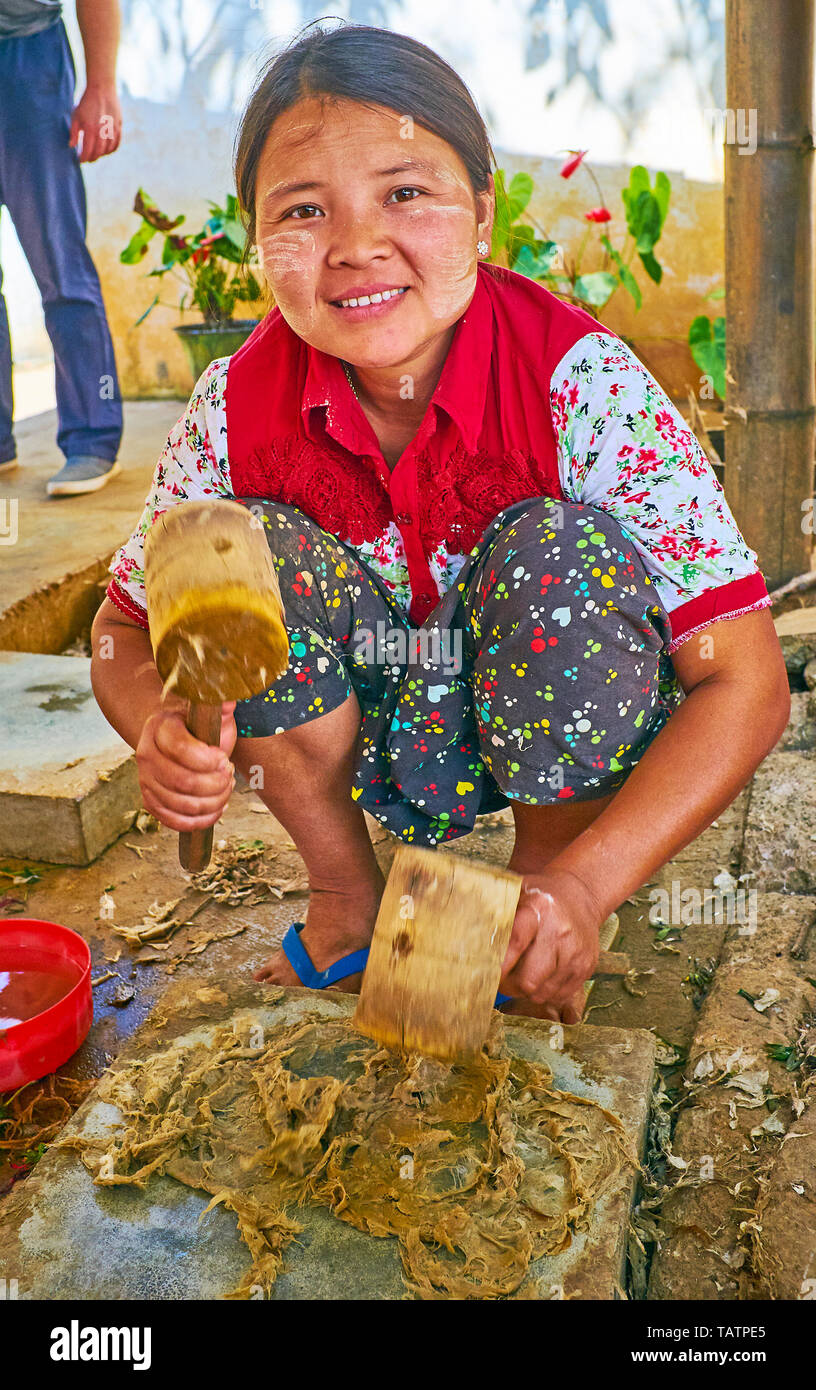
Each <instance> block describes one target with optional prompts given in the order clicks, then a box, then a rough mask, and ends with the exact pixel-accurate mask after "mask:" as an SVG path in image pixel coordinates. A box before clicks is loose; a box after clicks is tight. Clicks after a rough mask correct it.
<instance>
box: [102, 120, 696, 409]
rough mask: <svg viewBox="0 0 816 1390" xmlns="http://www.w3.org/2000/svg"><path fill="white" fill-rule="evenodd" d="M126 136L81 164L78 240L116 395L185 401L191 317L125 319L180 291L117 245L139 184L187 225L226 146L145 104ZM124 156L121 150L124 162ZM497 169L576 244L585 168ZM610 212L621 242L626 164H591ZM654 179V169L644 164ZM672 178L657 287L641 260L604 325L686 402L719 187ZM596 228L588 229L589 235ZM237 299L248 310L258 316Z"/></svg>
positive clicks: (214, 133)
mask: <svg viewBox="0 0 816 1390" xmlns="http://www.w3.org/2000/svg"><path fill="white" fill-rule="evenodd" d="M128 107H129V109H128V128H127V141H126V143H123V147H122V148H121V149H120V150H119V151H118V152H117V154H116V155H115V156H113V157H112V158H110V159H106V160H100V161H99V162H98V163H97V165H96V166H94V167H92V168H88V167H87V166H86V184H87V187H88V201H89V228H88V240H89V245H90V248H91V252H92V255H93V257H94V260H95V262H96V265H97V268H98V271H99V275H100V279H101V281H102V289H103V294H104V297H105V304H106V307H107V311H108V318H109V321H110V325H111V331H112V333H113V337H114V343H115V347H116V356H117V362H118V366H119V373H120V380H121V386H122V392H123V395H124V396H126V397H129V398H134V397H135V398H138V397H146V396H176V397H179V398H180V399H186V398H187V397H188V395H189V393H190V390H191V388H192V385H193V380H192V376H191V373H190V370H189V367H188V365H187V361H186V358H185V356H184V352H183V349H182V346H181V344H180V342H179V340H178V338H177V336H176V334H174V333H173V331H172V329H173V326H174V325H175V324H178V323H181V322H195V321H197V319H198V315H197V314H195V313H194V314H192V315H190V314H188V315H186V316H185V318H184V319H182V318H181V317H180V316H179V314H178V312H177V311H176V310H174V309H173V308H164V307H162V306H157V308H155V309H154V310H153V312H152V313H151V315H150V316H149V318H148V319H147V320H146V322H145V323H143V324H141V325H140V327H138V328H135V327H134V326H133V325H134V322H135V320H136V319H137V318H138V317H139V315H140V314H141V313H142V312H143V311H144V309H145V308H146V307H147V305H148V304H149V302H150V300H151V298H152V297H153V294H154V293H155V289H156V287H157V285H158V284H160V283H161V284H162V299H163V300H166V301H168V302H171V303H177V301H178V293H179V287H178V285H177V284H176V282H175V281H171V279H170V277H166V278H165V280H164V281H163V282H158V281H156V280H150V279H147V278H146V275H145V272H146V271H147V270H148V269H149V268H150V267H151V266H152V265H154V264H157V263H158V260H159V254H160V244H161V241H160V238H159V237H157V238H156V239H155V240H154V242H153V243H152V245H151V247H150V249H149V252H148V259H147V260H146V261H145V262H143V264H142V266H140V267H134V266H125V265H122V264H121V262H120V261H119V259H118V257H119V252H120V250H121V249H122V247H123V246H124V245H125V244H126V243H127V241H128V240H129V238H130V236H131V235H132V234H133V232H134V231H135V230H136V227H137V226H138V219H137V217H136V215H135V214H133V213H132V212H131V211H130V209H131V208H132V204H133V198H134V196H135V193H136V190H137V188H138V187H139V186H140V185H141V186H143V187H145V189H146V190H147V192H148V193H149V194H150V196H151V197H153V198H154V199H155V200H156V201H157V202H158V203H159V205H160V206H161V207H162V208H163V209H164V210H165V211H166V212H168V213H170V214H172V215H176V214H178V213H179V212H184V213H185V214H186V216H187V221H186V223H185V225H184V227H182V228H181V230H182V231H184V230H186V228H187V227H188V226H189V227H190V228H191V229H195V228H196V227H197V226H199V225H200V223H201V221H202V220H203V218H204V217H205V216H206V213H207V198H208V197H212V198H215V199H221V198H222V197H223V195H224V194H225V193H226V192H227V190H228V187H231V184H230V181H229V174H228V171H229V167H230V163H229V153H230V151H229V142H228V138H227V132H226V131H225V129H224V126H223V124H222V123H221V122H220V121H219V118H218V116H217V114H213V113H209V114H207V113H204V114H202V113H200V112H199V113H198V118H197V123H196V129H195V132H194V136H193V138H192V139H191V132H190V131H189V130H187V131H184V132H183V135H184V137H185V138H183V139H182V138H181V137H182V132H181V131H178V130H175V129H174V127H173V126H172V125H171V124H169V123H168V122H167V119H166V112H164V111H162V110H161V109H160V108H152V107H151V104H150V103H143V102H134V101H131V102H130V103H128ZM129 152H132V153H131V156H130V157H129ZM496 153H497V159H498V161H499V165H500V167H502V168H503V169H504V170H505V171H506V174H507V177H508V180H509V178H510V177H511V176H512V174H513V173H515V172H516V171H517V170H520V169H524V170H526V171H527V172H528V173H530V174H531V175H532V177H533V179H534V182H535V185H536V191H535V193H534V196H533V200H532V202H531V204H530V208H529V212H530V213H531V214H532V216H533V217H534V218H535V219H536V221H537V222H538V223H539V224H540V227H541V228H542V229H543V230H544V231H546V232H547V233H548V234H549V235H550V236H552V237H553V238H554V239H555V240H556V241H559V242H561V244H562V245H564V246H565V247H566V248H567V250H568V252H574V251H575V250H576V249H577V246H578V243H579V241H580V238H581V235H582V234H583V230H584V227H585V226H586V223H585V222H584V218H583V215H584V212H585V211H586V210H587V209H588V208H591V207H594V206H596V205H597V203H598V195H597V191H596V190H595V187H594V185H593V183H592V181H591V180H590V178H589V177H588V175H587V173H586V172H585V171H584V170H583V169H579V170H578V171H577V172H576V173H575V174H574V175H573V177H572V178H571V179H569V180H565V179H562V178H561V177H560V176H559V169H560V166H561V161H560V160H555V159H550V158H541V159H538V158H531V157H524V156H516V155H513V154H512V153H510V152H509V151H503V150H497V152H496ZM593 169H594V172H595V174H596V177H597V178H598V180H599V182H600V185H601V189H602V192H603V195H604V201H605V202H606V204H607V206H608V207H609V208H610V210H611V211H612V213H613V217H614V220H613V222H612V223H611V224H609V232H610V236H611V239H612V242H613V244H614V245H616V246H620V245H621V242H622V239H623V233H624V232H625V219H624V215H623V203H622V200H621V194H620V190H621V188H622V187H624V186H625V185H626V183H627V182H628V178H629V166H623V165H618V166H615V165H597V166H595V165H593ZM650 172H651V173H652V177H653V176H654V170H652V171H650ZM667 172H668V173H669V177H670V178H671V181H672V193H671V202H670V207H669V215H668V218H667V220H666V225H665V229H664V233H663V237H662V239H661V241H660V242H659V244H658V247H657V255H658V259H659V260H660V262H661V264H662V266H663V271H664V275H663V283H662V284H661V285H660V286H657V285H654V284H653V283H652V281H650V280H649V278H648V276H647V275H646V273H645V271H643V270H642V268H640V269H638V266H639V262H638V263H637V264H636V265H634V267H633V268H634V269H635V273H636V276H637V279H638V282H639V283H640V286H641V289H642V291H643V307H642V308H641V309H640V310H639V311H638V310H636V309H635V307H634V304H633V303H632V301H631V299H630V298H629V296H628V295H627V294H626V293H625V292H624V291H620V290H619V291H618V292H617V293H616V295H615V296H614V298H613V300H612V301H611V303H610V305H609V306H608V308H607V309H605V310H604V311H603V322H605V323H607V324H608V326H609V327H610V328H612V329H613V330H614V331H615V332H617V333H621V334H623V335H625V336H626V337H627V338H629V339H631V340H632V341H633V343H634V349H635V351H636V353H637V355H638V356H639V357H640V359H641V360H642V361H643V362H644V363H645V365H646V366H647V367H648V368H649V370H650V371H652V372H653V373H654V374H655V375H656V376H657V377H658V379H659V380H660V381H661V382H662V384H663V385H664V386H665V387H666V389H667V390H668V391H669V392H670V394H671V395H672V396H674V397H675V398H676V399H681V398H684V397H685V395H686V393H687V391H688V389H689V387H690V386H692V385H693V386H694V387H695V388H697V389H698V388H699V384H700V373H699V369H698V368H697V367H696V366H695V364H694V361H693V359H692V357H691V354H690V353H689V350H688V345H687V336H688V328H689V324H690V323H691V320H692V319H693V318H694V317H695V315H697V314H700V313H708V314H709V315H711V316H712V317H713V316H714V315H715V314H717V313H720V312H722V305H721V304H719V303H715V302H712V301H707V300H706V299H705V296H706V294H707V293H708V292H709V291H710V290H712V289H714V288H715V287H716V286H717V285H719V284H721V283H722V279H723V206H722V204H723V196H722V185H721V184H706V183H699V182H693V181H691V180H687V179H685V178H683V177H682V176H681V175H679V174H676V173H672V171H670V170H668V171H667ZM594 235H595V230H594V229H593V236H594ZM600 264H601V260H600V257H599V256H598V255H595V256H592V255H591V254H590V252H589V250H588V251H587V254H586V255H585V257H584V260H583V262H582V267H581V268H582V270H585V271H589V270H595V269H598V268H599V267H600ZM261 312H262V306H261V305H258V306H257V307H256V308H255V309H254V310H253V308H252V307H251V306H242V308H241V313H242V314H245V315H246V317H248V318H252V317H258V316H259V314H260V313H261Z"/></svg>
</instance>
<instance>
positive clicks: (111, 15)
mask: <svg viewBox="0 0 816 1390" xmlns="http://www.w3.org/2000/svg"><path fill="white" fill-rule="evenodd" d="M76 8H77V24H78V25H79V32H80V34H81V35H82V46H83V48H84V50H85V85H86V86H87V87H91V88H99V89H100V90H105V91H107V90H112V89H114V88H115V87H116V51H117V49H118V47H119V3H118V0H77V7H76Z"/></svg>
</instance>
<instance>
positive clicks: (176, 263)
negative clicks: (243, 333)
mask: <svg viewBox="0 0 816 1390" xmlns="http://www.w3.org/2000/svg"><path fill="white" fill-rule="evenodd" d="M209 209H210V216H209V217H208V219H207V221H206V222H205V224H204V226H203V227H202V228H201V230H200V231H198V232H196V233H195V234H193V235H187V236H181V235H179V234H178V233H177V232H176V228H177V227H180V226H181V224H182V222H184V216H183V214H182V215H180V216H179V217H175V218H169V217H167V216H166V215H165V214H164V213H163V212H161V211H160V209H159V208H158V207H157V206H156V204H155V203H154V202H153V201H152V199H151V198H149V197H148V196H147V194H146V193H145V192H144V190H143V189H141V188H140V189H139V191H138V193H137V194H136V199H135V202H134V204H133V210H134V212H137V213H139V214H140V216H141V218H142V223H141V226H140V227H138V228H137V230H136V231H135V232H134V234H133V236H132V237H131V239H130V241H129V242H128V244H127V246H126V247H125V248H124V250H123V251H121V252H120V255H119V259H120V261H121V262H122V263H123V264H124V265H137V264H138V263H139V262H140V261H142V260H143V259H144V257H145V256H146V255H147V249H148V246H149V244H150V242H151V241H152V239H153V237H155V236H156V235H157V234H162V235H163V237H164V241H163V243H162V255H161V264H160V265H158V266H155V267H154V268H153V270H151V271H149V272H148V277H147V278H148V279H153V278H158V279H161V278H163V277H164V276H165V275H167V274H168V273H172V274H173V275H174V276H175V278H177V279H180V280H181V282H182V284H185V283H186V289H185V292H184V293H183V294H182V295H181V298H180V300H179V305H178V307H179V308H180V309H181V310H182V312H183V311H184V310H185V309H187V308H190V307H194V308H196V309H198V310H199V312H200V313H201V315H202V316H203V318H204V322H205V323H208V324H222V323H228V322H229V321H230V319H231V318H232V317H233V314H234V311H235V306H236V304H238V303H251V302H252V301H254V300H257V299H259V298H260V296H261V287H260V285H259V283H258V280H257V279H256V277H255V275H254V274H253V271H252V269H251V268H250V263H252V264H256V263H257V262H256V260H255V258H254V255H248V254H247V246H246V233H245V231H244V228H243V225H242V223H241V220H240V216H239V209H238V199H237V198H236V197H235V195H234V194H232V193H230V194H228V195H227V198H226V202H225V204H224V206H223V207H221V206H220V205H219V204H218V203H212V202H211V203H210V204H209ZM179 272H180V273H179ZM159 303H161V299H160V295H159V294H158V293H157V294H156V295H155V297H154V298H153V300H152V302H151V303H150V304H149V305H148V307H147V308H146V309H145V311H144V313H143V314H142V315H141V316H140V317H139V318H138V319H137V320H136V326H138V324H140V323H143V322H144V320H145V319H146V318H147V316H148V314H149V313H150V312H151V310H152V309H154V308H155V306H156V305H157V304H159Z"/></svg>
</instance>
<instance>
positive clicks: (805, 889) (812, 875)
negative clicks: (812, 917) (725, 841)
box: [742, 752, 816, 893]
mask: <svg viewBox="0 0 816 1390" xmlns="http://www.w3.org/2000/svg"><path fill="white" fill-rule="evenodd" d="M742 872H743V873H749V872H750V873H752V874H754V877H753V878H751V879H749V880H748V883H749V884H750V886H751V887H752V888H756V889H758V891H759V892H763V893H770V892H773V891H776V890H779V891H781V892H784V893H816V754H814V753H812V752H796V753H771V754H770V755H769V756H768V757H767V758H766V759H765V761H764V762H763V763H762V764H761V765H760V767H759V768H758V769H757V771H756V772H755V773H754V780H753V783H752V785H751V799H750V802H749V804H748V816H747V820H746V825H745V839H744V841H743V852H742Z"/></svg>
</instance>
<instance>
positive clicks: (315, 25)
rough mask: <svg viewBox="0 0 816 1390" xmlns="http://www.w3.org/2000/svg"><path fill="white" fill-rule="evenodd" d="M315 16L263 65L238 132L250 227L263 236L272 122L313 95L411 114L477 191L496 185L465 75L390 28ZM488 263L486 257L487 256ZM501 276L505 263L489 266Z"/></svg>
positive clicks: (240, 181) (241, 188) (251, 234)
mask: <svg viewBox="0 0 816 1390" xmlns="http://www.w3.org/2000/svg"><path fill="white" fill-rule="evenodd" d="M324 23H325V21H324V20H314V21H312V23H310V24H308V25H306V26H305V29H304V30H301V31H300V32H299V34H297V35H296V36H295V38H294V39H292V41H291V42H290V43H289V44H288V45H287V46H286V47H285V48H284V49H283V50H282V51H281V52H279V53H277V54H275V55H274V56H273V57H272V58H271V59H270V60H269V61H268V63H267V64H266V66H265V67H264V68H263V70H262V72H261V73H260V75H259V78H258V81H257V83H256V86H255V88H254V90H253V92H252V95H251V96H250V98H249V101H248V103H247V106H246V108H245V110H244V113H243V115H242V117H241V121H240V124H239V127H238V131H237V134H236V138H235V153H234V174H235V188H236V191H237V195H238V202H239V205H240V207H241V213H242V216H243V219H244V226H245V228H246V232H247V252H246V253H245V254H248V252H249V248H250V246H251V245H252V244H253V243H254V242H255V241H256V238H257V220H256V205H255V194H256V185H257V178H258V166H259V164H260V159H261V153H262V150H263V147H264V143H265V141H266V138H267V136H268V134H269V131H270V129H271V127H272V124H273V122H274V121H275V120H276V119H277V117H278V116H280V115H282V113H283V112H284V111H288V110H290V108H291V107H293V106H295V105H296V104H297V103H298V102H299V101H302V100H304V99H305V98H308V97H323V98H326V99H328V100H335V101H337V100H342V99H345V100H348V101H355V102H359V103H360V104H362V105H365V106H377V107H387V108H388V109H390V110H392V111H395V112H397V113H398V114H399V115H401V116H410V117H411V118H412V119H413V120H414V121H415V122H416V124H417V125H420V126H422V127H424V128H425V129H426V130H430V131H432V132H433V134H434V135H438V136H439V137H440V139H442V140H445V141H446V142H447V144H449V145H451V146H452V147H453V149H455V150H456V152H457V154H458V155H459V157H460V159H461V160H462V163H463V164H464V165H465V168H466V169H467V172H468V177H469V179H470V183H471V186H472V188H473V192H474V194H479V193H484V192H486V191H487V189H488V188H489V186H490V184H489V180H490V175H491V173H492V172H493V170H494V169H495V167H496V157H495V154H494V153H493V148H492V146H491V143H490V139H489V137H488V133H487V128H486V126H485V123H484V120H483V119H482V116H481V114H480V112H479V108H478V107H477V105H476V102H475V101H474V99H473V97H472V95H471V93H470V91H469V90H468V88H467V87H466V86H465V84H464V82H463V81H462V79H461V77H459V75H458V73H456V72H454V70H453V68H452V67H451V66H450V65H449V64H448V63H446V62H445V60H444V59H443V58H440V57H439V55H438V53H434V51H433V49H431V48H428V47H426V45H425V44H423V43H419V42H418V41H417V40H416V39H412V38H409V36H408V35H407V34H395V33H393V32H392V30H390V29H377V28H375V27H374V26H372V25H367V24H349V23H347V22H346V21H345V20H343V21H341V23H340V26H339V27H338V28H335V29H327V28H325V27H324ZM483 264H484V262H483ZM488 268H489V269H490V270H491V271H493V272H494V273H496V274H497V276H499V277H500V278H501V277H502V271H501V268H500V267H498V266H489V267H488Z"/></svg>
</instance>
